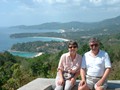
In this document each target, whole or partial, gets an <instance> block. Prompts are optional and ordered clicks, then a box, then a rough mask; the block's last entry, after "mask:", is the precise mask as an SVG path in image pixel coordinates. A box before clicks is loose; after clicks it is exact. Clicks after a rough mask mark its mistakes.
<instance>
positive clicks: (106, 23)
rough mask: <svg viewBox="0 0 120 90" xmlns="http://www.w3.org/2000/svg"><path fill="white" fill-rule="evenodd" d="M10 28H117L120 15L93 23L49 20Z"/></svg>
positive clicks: (119, 23) (119, 26) (119, 24)
mask: <svg viewBox="0 0 120 90" xmlns="http://www.w3.org/2000/svg"><path fill="white" fill-rule="evenodd" d="M10 28H19V29H42V30H43V29H49V30H50V29H65V30H71V29H77V30H98V29H111V28H114V29H117V30H118V28H120V16H118V17H115V18H110V19H105V20H103V21H100V22H93V23H87V22H78V21H72V22H67V23H60V22H49V23H43V24H40V25H31V26H25V25H20V26H13V27H10Z"/></svg>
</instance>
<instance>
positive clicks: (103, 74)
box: [78, 38, 111, 90]
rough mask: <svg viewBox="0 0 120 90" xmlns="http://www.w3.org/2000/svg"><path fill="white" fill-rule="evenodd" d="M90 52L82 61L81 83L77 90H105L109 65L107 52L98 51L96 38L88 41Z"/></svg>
mask: <svg viewBox="0 0 120 90" xmlns="http://www.w3.org/2000/svg"><path fill="white" fill-rule="evenodd" d="M89 47H90V49H91V50H90V51H88V52H86V53H85V54H84V56H83V59H82V66H81V71H80V73H81V81H80V83H79V86H78V90H92V89H95V90H105V89H106V88H107V77H108V75H109V73H110V70H111V63H110V59H109V55H108V53H107V52H105V51H103V50H100V49H99V41H98V39H97V38H91V39H90V40H89Z"/></svg>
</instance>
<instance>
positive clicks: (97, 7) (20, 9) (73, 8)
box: [0, 0, 120, 27]
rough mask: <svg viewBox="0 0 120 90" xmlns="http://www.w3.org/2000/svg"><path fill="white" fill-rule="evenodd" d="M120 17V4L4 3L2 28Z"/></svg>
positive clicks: (67, 0)
mask: <svg viewBox="0 0 120 90" xmlns="http://www.w3.org/2000/svg"><path fill="white" fill-rule="evenodd" d="M119 15H120V0H0V27H4V26H15V25H38V24H42V23H46V22H70V21H80V22H97V21H101V20H104V19H108V18H113V17H117V16H119Z"/></svg>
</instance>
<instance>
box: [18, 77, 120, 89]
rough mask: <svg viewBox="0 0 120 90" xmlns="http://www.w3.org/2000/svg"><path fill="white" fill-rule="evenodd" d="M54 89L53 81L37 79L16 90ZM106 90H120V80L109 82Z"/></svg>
mask: <svg viewBox="0 0 120 90" xmlns="http://www.w3.org/2000/svg"><path fill="white" fill-rule="evenodd" d="M79 81H80V80H77V82H76V85H75V87H74V88H73V89H72V90H77V86H78V83H79ZM54 88H55V79H52V78H50V79H48V78H37V79H35V80H33V81H31V82H30V83H28V84H26V85H24V86H22V87H20V88H19V89H17V90H54ZM107 90H120V80H109V81H108V89H107Z"/></svg>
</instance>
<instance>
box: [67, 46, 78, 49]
mask: <svg viewBox="0 0 120 90" xmlns="http://www.w3.org/2000/svg"><path fill="white" fill-rule="evenodd" d="M68 48H70V49H71V48H77V46H69V47H68Z"/></svg>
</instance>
